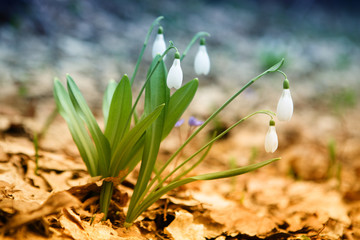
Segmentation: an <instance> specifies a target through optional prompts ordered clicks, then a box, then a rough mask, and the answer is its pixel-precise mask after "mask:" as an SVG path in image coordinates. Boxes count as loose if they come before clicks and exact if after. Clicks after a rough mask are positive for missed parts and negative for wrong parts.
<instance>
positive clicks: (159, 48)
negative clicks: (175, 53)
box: [152, 26, 166, 60]
mask: <svg viewBox="0 0 360 240" xmlns="http://www.w3.org/2000/svg"><path fill="white" fill-rule="evenodd" d="M165 50H166V43H165V40H164V34H163V28H162V27H161V26H160V27H159V29H158V33H157V35H156V38H155V41H154V44H153V48H152V57H153V58H155V57H156V55H158V54H163V53H164V52H165ZM165 57H166V56H164V60H165Z"/></svg>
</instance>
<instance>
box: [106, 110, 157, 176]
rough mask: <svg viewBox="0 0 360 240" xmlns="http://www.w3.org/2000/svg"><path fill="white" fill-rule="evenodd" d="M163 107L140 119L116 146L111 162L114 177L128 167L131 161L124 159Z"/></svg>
mask: <svg viewBox="0 0 360 240" xmlns="http://www.w3.org/2000/svg"><path fill="white" fill-rule="evenodd" d="M163 108H164V104H162V105H160V106H158V107H157V108H156V109H155V110H154V111H153V112H151V113H150V114H149V115H147V116H146V117H145V118H143V119H142V120H140V121H139V122H138V124H136V125H135V126H134V127H133V128H132V129H131V130H130V131H129V132H128V133H126V134H125V136H124V137H123V139H122V140H121V141H120V142H119V144H118V145H117V146H114V149H113V154H112V158H111V162H110V171H111V174H110V175H111V176H112V177H116V176H117V175H118V174H119V172H120V170H125V169H126V168H127V167H128V164H129V162H126V161H124V159H126V157H127V156H129V154H131V151H132V149H133V147H134V146H135V144H136V143H137V142H138V141H140V140H141V137H142V136H143V134H144V133H145V131H146V130H147V129H148V128H149V126H150V125H151V124H152V123H153V122H154V121H155V120H156V119H157V118H158V117H159V115H160V113H161V111H162V110H163Z"/></svg>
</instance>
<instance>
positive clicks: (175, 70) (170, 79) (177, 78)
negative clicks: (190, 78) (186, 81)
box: [166, 52, 183, 89]
mask: <svg viewBox="0 0 360 240" xmlns="http://www.w3.org/2000/svg"><path fill="white" fill-rule="evenodd" d="M182 80H183V72H182V70H181V66H180V53H179V52H176V53H175V59H174V62H173V64H172V66H171V68H170V70H169V73H168V75H167V79H166V83H167V86H168V88H176V89H179V88H180V87H181V84H182Z"/></svg>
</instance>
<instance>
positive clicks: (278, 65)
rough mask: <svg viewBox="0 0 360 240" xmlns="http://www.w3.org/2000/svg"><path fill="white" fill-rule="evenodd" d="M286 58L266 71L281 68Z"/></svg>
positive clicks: (274, 70)
mask: <svg viewBox="0 0 360 240" xmlns="http://www.w3.org/2000/svg"><path fill="white" fill-rule="evenodd" d="M284 61H285V59H284V58H283V59H281V60H280V62H278V63H276V64H275V65H274V66H272V67H271V68H269V69H268V70H266V71H265V72H276V71H277V70H279V69H280V68H281V66H282V65H283V64H284Z"/></svg>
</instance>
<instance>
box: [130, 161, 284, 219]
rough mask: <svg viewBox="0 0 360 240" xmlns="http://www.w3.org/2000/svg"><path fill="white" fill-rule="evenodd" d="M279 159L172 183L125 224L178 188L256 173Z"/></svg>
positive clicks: (153, 196)
mask: <svg viewBox="0 0 360 240" xmlns="http://www.w3.org/2000/svg"><path fill="white" fill-rule="evenodd" d="M279 159H280V158H274V159H270V160H266V161H263V162H260V163H255V164H251V165H248V166H245V167H241V168H236V169H230V170H226V171H221V172H214V173H208V174H203V175H198V176H194V177H189V178H185V179H181V180H178V181H175V182H172V183H170V184H168V185H166V186H165V187H162V188H160V189H158V190H157V191H155V192H153V193H151V194H150V195H148V196H147V197H146V199H144V201H143V202H142V203H141V204H140V205H139V206H138V207H137V209H136V210H134V211H133V212H132V214H131V215H130V214H128V215H127V216H126V220H125V223H132V222H133V221H135V220H136V218H137V217H138V216H140V214H141V213H142V212H143V211H145V210H146V209H147V208H148V207H150V206H151V205H152V204H153V203H155V202H156V201H157V200H158V199H160V198H161V197H162V196H163V195H164V194H165V193H167V192H169V191H171V190H173V189H175V188H177V187H180V186H182V185H185V184H187V183H191V182H195V181H199V180H214V179H219V178H228V177H233V176H238V175H241V174H244V173H247V172H251V171H254V170H256V169H258V168H261V167H264V166H266V165H268V164H270V163H272V162H274V161H277V160H279Z"/></svg>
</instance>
